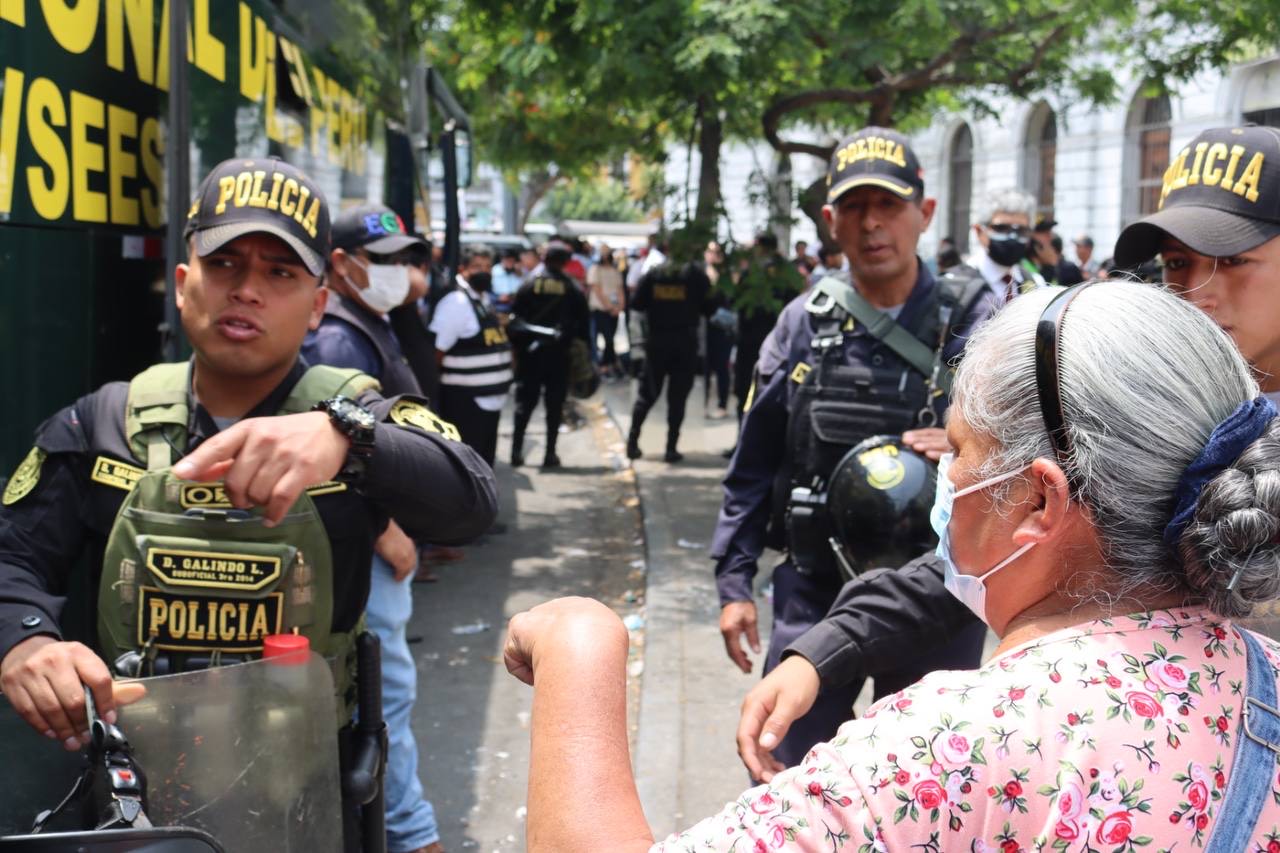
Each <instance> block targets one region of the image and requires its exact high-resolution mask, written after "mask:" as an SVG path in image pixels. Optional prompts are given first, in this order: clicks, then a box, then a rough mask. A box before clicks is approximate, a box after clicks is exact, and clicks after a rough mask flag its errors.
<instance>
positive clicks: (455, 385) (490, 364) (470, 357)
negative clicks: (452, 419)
mask: <svg viewBox="0 0 1280 853" xmlns="http://www.w3.org/2000/svg"><path fill="white" fill-rule="evenodd" d="M458 290H459V292H461V293H462V294H463V295H464V296H466V297H467V302H468V303H469V304H470V305H471V310H472V311H474V312H475V315H476V320H477V321H479V323H480V331H478V332H476V333H475V334H474V335H472V336H471V337H469V338H460V339H459V340H458V341H457V342H456V343H455V344H454V345H453V347H452V348H451V349H450V350H449V351H448V352H446V353H445V354H444V361H443V362H441V365H440V384H441V386H448V387H449V388H452V389H453V390H455V391H463V392H465V393H468V394H470V395H472V396H473V397H490V396H495V395H497V394H505V393H507V389H508V388H510V387H511V382H512V380H513V379H514V375H513V374H512V372H511V342H510V341H508V340H507V333H506V332H505V331H504V330H503V328H502V326H500V325H499V324H498V318H497V317H495V316H494V314H493V312H492V311H490V310H488V309H487V308H485V307H484V303H482V302H481V301H480V297H478V296H477V295H476V293H475V291H473V290H472V289H471V288H470V287H467V286H466V285H464V284H461V283H459V285H458Z"/></svg>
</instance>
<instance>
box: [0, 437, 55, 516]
mask: <svg viewBox="0 0 1280 853" xmlns="http://www.w3.org/2000/svg"><path fill="white" fill-rule="evenodd" d="M45 456H46V454H45V452H44V451H43V450H41V449H40V448H38V447H33V448H31V452H30V453H28V454H27V456H26V458H25V459H23V460H22V462H20V463H19V464H18V470H16V471H14V472H13V476H12V477H10V478H9V484H8V485H7V486H5V488H4V498H3V499H0V501H2V502H3V503H4V505H5V506H10V505H12V504H16V503H17V502H18V501H20V500H22V499H23V498H25V497H26V496H27V495H29V494H30V493H31V490H32V489H34V488H35V487H36V483H38V482H40V469H41V468H42V467H43V466H44V460H45Z"/></svg>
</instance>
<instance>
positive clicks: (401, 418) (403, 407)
mask: <svg viewBox="0 0 1280 853" xmlns="http://www.w3.org/2000/svg"><path fill="white" fill-rule="evenodd" d="M390 416H391V422H392V423H396V424H399V425H400V426H411V427H417V428H418V429H420V430H422V431H423V432H433V433H435V434H436V435H442V436H444V437H445V438H447V439H449V440H450V441H460V440H461V439H462V434H461V433H459V432H458V428H457V427H456V426H454V425H453V424H451V423H449V422H448V421H446V420H444V419H443V418H441V417H440V416H439V415H437V414H436V413H435V412H433V411H431V410H430V409H428V408H427V407H426V406H424V405H422V404H421V403H419V402H417V401H416V400H400V401H398V402H397V403H396V404H395V405H394V406H392V407H391V412H390Z"/></svg>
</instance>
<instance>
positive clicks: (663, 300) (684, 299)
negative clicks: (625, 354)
mask: <svg viewBox="0 0 1280 853" xmlns="http://www.w3.org/2000/svg"><path fill="white" fill-rule="evenodd" d="M710 290H711V280H710V279H709V278H707V274H706V273H705V272H703V271H702V270H701V269H699V267H698V265H697V264H693V263H688V264H685V265H684V266H682V267H678V268H677V267H676V266H675V265H674V264H662V265H661V266H658V267H655V268H654V269H652V270H650V271H649V272H647V273H645V274H644V277H643V278H641V279H640V283H639V284H638V285H637V286H636V292H635V296H634V297H632V299H631V306H630V307H631V309H632V310H635V311H643V312H645V315H646V317H647V318H648V320H649V334H650V335H651V336H658V337H660V336H662V335H663V334H664V333H666V334H678V333H682V332H683V333H687V334H693V333H695V332H696V330H697V328H698V322H699V321H700V320H701V319H702V318H703V317H705V316H709V315H710V314H711V313H712V312H713V311H715V307H716V306H715V302H714V301H713V300H711V299H710V298H709V292H710Z"/></svg>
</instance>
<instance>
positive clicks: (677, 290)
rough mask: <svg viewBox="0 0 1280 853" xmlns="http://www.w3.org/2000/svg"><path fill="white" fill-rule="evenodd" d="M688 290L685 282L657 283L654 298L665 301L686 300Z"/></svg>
mask: <svg viewBox="0 0 1280 853" xmlns="http://www.w3.org/2000/svg"><path fill="white" fill-rule="evenodd" d="M686 292H687V291H686V290H685V287H684V285H683V284H655V285H654V286H653V298H654V299H661V300H662V301H664V302H684V300H685V295H686Z"/></svg>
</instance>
